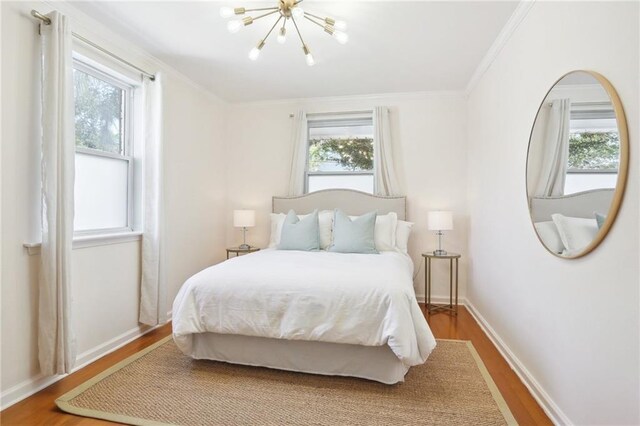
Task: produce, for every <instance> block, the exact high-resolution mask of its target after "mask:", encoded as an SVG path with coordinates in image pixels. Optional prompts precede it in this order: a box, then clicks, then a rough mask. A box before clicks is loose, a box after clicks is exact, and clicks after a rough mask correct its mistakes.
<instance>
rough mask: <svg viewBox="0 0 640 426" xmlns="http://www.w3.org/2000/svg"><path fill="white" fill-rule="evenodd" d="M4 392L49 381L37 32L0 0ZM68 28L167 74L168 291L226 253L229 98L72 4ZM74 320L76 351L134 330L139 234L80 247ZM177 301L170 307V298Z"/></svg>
mask: <svg viewBox="0 0 640 426" xmlns="http://www.w3.org/2000/svg"><path fill="white" fill-rule="evenodd" d="M1 7H2V14H1V15H2V33H1V35H2V151H1V153H2V154H1V159H2V166H1V170H2V177H1V179H2V183H3V187H2V212H1V215H2V226H1V232H2V256H3V258H2V263H3V268H2V281H1V282H2V301H1V302H2V306H1V307H2V313H1V315H2V317H1V318H2V349H1V352H2V354H1V355H2V364H1V367H2V370H1V372H2V377H1V389H2V403H3V406H4V405H5V404H7V403H9V402H11V401H12V400H15V398H19V397H21V396H23V395H24V394H25V392H28V391H30V390H31V389H34V388H36V387H38V386H40V385H42V384H45V383H47V381H48V380H47V378H42V377H40V375H39V372H38V363H37V339H36V324H37V309H36V308H37V276H38V264H39V256H38V255H32V256H29V255H28V253H27V252H26V250H25V249H24V248H23V247H22V244H23V243H25V242H33V241H37V240H38V223H39V220H38V214H39V213H38V208H39V207H38V206H39V203H38V197H39V175H38V170H39V167H40V166H39V140H38V134H37V129H38V123H39V112H38V107H37V106H38V105H39V79H40V76H39V66H40V65H39V61H38V55H39V51H40V49H39V44H38V43H39V41H38V27H37V24H36V23H35V22H34V20H33V19H32V18H31V17H30V16H29V12H30V10H31V9H32V8H35V9H38V10H39V11H40V12H43V13H46V12H48V11H50V10H51V6H50V5H49V4H47V3H43V2H24V3H10V2H2V4H1ZM56 8H58V9H59V10H62V11H63V13H66V14H67V15H68V16H70V17H71V18H72V25H73V30H74V31H75V32H79V33H81V34H82V35H84V36H85V37H87V38H89V39H91V40H93V41H95V42H97V43H99V44H101V45H102V46H104V47H106V48H107V49H109V50H112V51H114V52H116V53H118V54H120V55H121V56H123V57H125V58H127V59H128V60H129V61H131V62H134V63H136V64H138V65H139V66H142V67H143V68H146V69H148V70H151V71H162V72H163V73H164V83H165V86H164V94H165V104H164V105H165V110H164V118H165V126H164V136H165V138H164V143H165V147H164V154H165V161H164V172H165V176H164V188H165V197H166V198H165V199H166V205H167V211H166V218H165V220H166V223H167V225H166V231H167V238H166V252H165V253H166V254H165V259H166V272H167V281H168V286H169V289H168V298H169V301H172V300H173V298H174V297H175V294H176V293H177V291H178V289H179V287H180V286H181V285H182V283H183V282H184V280H185V279H186V278H187V277H188V276H190V275H192V274H193V273H195V272H197V271H198V270H200V269H202V268H204V267H205V266H207V265H210V264H212V263H215V262H217V261H219V260H222V259H223V257H224V246H225V239H226V235H225V231H224V228H223V227H224V226H226V223H225V221H226V211H227V209H226V204H225V191H226V182H225V179H226V175H225V161H224V139H223V137H222V135H223V131H224V127H223V122H224V110H225V104H224V103H221V102H220V101H219V100H218V99H216V98H215V97H213V96H212V95H210V94H208V93H207V92H206V91H204V90H203V89H202V88H200V87H198V86H195V85H194V84H193V83H191V82H190V81H189V80H188V79H186V78H185V77H183V76H181V75H180V74H178V73H177V72H175V71H173V70H172V69H170V68H169V67H167V66H166V65H164V64H162V63H160V62H158V61H156V60H155V59H154V58H152V57H150V56H149V55H147V54H145V53H144V52H142V51H139V50H137V48H136V47H135V46H133V45H132V44H131V43H130V42H128V41H124V40H122V39H120V38H118V36H116V35H114V34H112V33H110V32H109V31H108V30H107V29H105V28H103V27H102V26H101V25H100V24H99V23H97V22H95V21H93V20H91V19H89V18H87V17H86V16H84V15H82V14H80V13H78V12H76V11H75V10H74V9H73V8H72V7H71V6H69V5H68V4H63V3H57V4H56ZM73 255H74V258H73V297H74V305H73V307H74V328H75V332H76V334H77V342H78V353H79V359H80V362H82V361H86V360H88V359H91V358H93V357H95V356H98V355H100V354H102V353H104V351H106V350H108V349H111V348H112V347H114V346H115V345H117V344H118V343H122V342H123V341H125V340H126V339H129V338H131V337H134V336H136V335H137V334H139V333H140V332H142V331H144V330H145V328H141V327H139V326H138V321H137V318H138V300H139V280H140V243H139V242H138V241H134V242H128V243H122V244H115V245H107V246H99V247H89V248H83V249H77V250H74V253H73ZM169 308H170V306H169Z"/></svg>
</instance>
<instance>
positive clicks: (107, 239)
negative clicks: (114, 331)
mask: <svg viewBox="0 0 640 426" xmlns="http://www.w3.org/2000/svg"><path fill="white" fill-rule="evenodd" d="M141 239H142V232H140V231H133V232H116V233H111V234H98V235H83V236H75V237H73V249H74V250H77V249H83V248H87V247H96V246H106V245H109V244H123V243H129V242H132V241H140V240H141ZM22 246H23V247H24V248H26V249H27V253H29V256H33V255H35V254H40V243H24V244H23V245H22Z"/></svg>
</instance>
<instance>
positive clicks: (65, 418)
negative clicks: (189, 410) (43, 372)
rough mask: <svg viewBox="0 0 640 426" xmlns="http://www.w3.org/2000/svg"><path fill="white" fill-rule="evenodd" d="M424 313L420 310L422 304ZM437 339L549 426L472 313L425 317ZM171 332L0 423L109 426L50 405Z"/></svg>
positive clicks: (62, 384) (519, 413)
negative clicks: (473, 359)
mask: <svg viewBox="0 0 640 426" xmlns="http://www.w3.org/2000/svg"><path fill="white" fill-rule="evenodd" d="M422 308H423V312H424V306H422ZM426 317H427V321H428V322H429V325H430V326H431V329H432V330H433V333H434V335H435V336H436V338H439V339H461V340H471V341H472V342H473V345H474V346H475V348H476V350H477V351H478V353H479V354H480V357H481V358H482V360H483V361H484V363H485V365H486V366H487V369H488V370H489V373H490V374H491V377H493V380H494V381H495V382H496V385H497V386H498V389H500V392H501V393H502V395H503V396H504V399H505V400H506V402H507V404H508V405H509V408H510V409H511V411H512V413H513V415H514V417H515V418H516V420H517V421H518V423H519V424H521V425H550V424H552V423H551V421H550V420H549V419H548V417H547V416H546V415H545V413H544V412H543V411H542V409H541V408H540V406H539V405H538V403H537V402H536V401H535V400H534V399H533V397H532V396H531V394H530V393H529V391H528V390H527V388H526V387H525V386H524V384H522V382H521V381H520V379H519V378H518V376H517V375H516V374H515V372H514V371H513V370H511V368H510V367H509V364H507V362H506V361H505V360H504V358H502V356H501V355H500V353H499V352H498V350H497V349H496V348H495V346H493V344H492V343H491V341H490V340H489V338H488V337H487V336H486V335H485V334H484V332H483V331H482V329H481V328H480V326H479V325H478V324H477V323H476V321H475V320H474V319H473V317H472V316H471V314H470V313H469V312H468V311H467V310H466V309H465V308H464V307H462V306H461V307H460V310H459V313H458V317H457V318H456V317H454V316H450V315H448V314H446V313H438V314H433V315H426ZM170 333H171V324H167V325H165V326H163V327H160V328H158V329H156V330H154V331H152V332H150V333H148V334H146V335H144V336H142V337H141V338H139V339H137V340H135V341H133V342H131V343H129V344H128V345H126V346H124V347H122V348H121V349H119V350H117V351H115V352H113V353H111V354H109V355H107V356H105V357H104V358H101V359H99V360H98V361H96V362H94V363H92V364H90V365H88V366H86V367H85V368H83V369H81V370H79V371H77V372H75V373H73V374H71V375H69V376H68V377H65V378H64V379H62V380H60V381H58V382H57V383H54V384H53V385H51V386H49V387H48V388H46V389H43V390H42V391H40V392H38V393H37V394H35V395H33V396H31V397H29V398H27V399H25V400H23V401H21V402H19V403H17V404H15V405H13V406H12V407H9V408H7V409H6V410H4V411H2V412H1V413H0V424H2V425H3V426H8V425H43V426H44V425H46V426H55V425H65V426H70V425H83V426H84V425H109V424H113V423H109V422H105V421H101V420H95V419H89V418H85V417H77V416H73V415H70V414H65V413H63V412H62V411H60V410H58V409H57V407H56V406H55V404H54V401H55V399H56V398H58V397H59V396H60V395H63V394H65V393H66V392H68V391H70V390H71V389H73V388H75V387H76V386H78V385H80V384H81V383H83V382H85V381H86V380H88V379H90V378H91V377H93V376H95V375H96V374H98V373H100V372H102V371H103V370H106V369H107V368H109V367H111V366H112V365H114V364H116V363H117V362H119V361H121V360H123V359H125V358H127V357H128V356H130V355H133V354H134V353H136V352H138V351H140V350H142V349H143V348H145V347H147V346H149V345H151V344H153V343H155V342H157V341H158V340H160V339H162V338H163V337H165V336H168V335H169V334H170Z"/></svg>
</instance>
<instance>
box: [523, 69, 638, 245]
mask: <svg viewBox="0 0 640 426" xmlns="http://www.w3.org/2000/svg"><path fill="white" fill-rule="evenodd" d="M627 144H628V141H627V134H626V123H625V119H624V113H623V111H622V107H621V105H620V101H619V99H618V96H617V94H616V93H615V90H614V89H613V87H612V86H611V85H610V84H609V82H608V81H607V80H606V79H604V77H602V76H600V75H599V74H596V73H592V72H586V71H574V72H572V73H569V74H567V75H565V76H564V77H563V78H561V79H560V80H559V81H558V82H557V83H556V84H555V85H554V86H553V87H552V88H551V90H550V91H549V93H548V94H547V96H546V97H545V99H544V101H543V103H542V105H541V106H540V109H539V110H538V115H537V116H536V120H535V122H534V125H533V129H532V131H531V138H530V141H529V153H528V156H527V195H528V198H529V209H530V213H531V219H532V221H533V224H534V227H535V230H536V232H537V234H538V237H539V239H540V241H541V242H542V243H543V244H544V246H545V247H546V248H547V249H548V250H549V251H550V252H552V253H553V254H555V255H558V256H562V257H568V258H574V257H580V256H582V255H584V254H586V253H588V252H589V251H591V250H592V249H593V248H595V246H596V245H597V244H598V243H599V242H600V241H601V240H602V239H603V238H604V236H605V235H606V233H607V231H608V229H609V228H610V227H611V224H612V222H613V220H614V218H615V214H616V213H617V209H618V207H619V203H620V200H621V197H622V193H623V191H624V183H625V180H626V169H627V161H628V160H627V150H628V147H627Z"/></svg>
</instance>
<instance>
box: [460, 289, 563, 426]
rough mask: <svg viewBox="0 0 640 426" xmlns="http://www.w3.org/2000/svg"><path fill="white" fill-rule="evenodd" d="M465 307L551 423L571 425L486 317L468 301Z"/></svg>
mask: <svg viewBox="0 0 640 426" xmlns="http://www.w3.org/2000/svg"><path fill="white" fill-rule="evenodd" d="M465 302H466V303H465V305H466V307H467V310H468V311H469V312H470V313H471V315H472V316H473V318H475V320H476V322H477V323H478V325H480V328H482V330H483V331H484V332H485V334H486V335H487V336H488V337H489V339H490V340H491V342H493V344H494V346H495V347H496V348H497V349H498V351H499V352H500V354H501V355H502V357H503V358H504V359H505V360H507V363H509V366H511V369H512V370H513V371H515V373H516V374H517V375H518V377H519V378H520V380H522V383H524V385H525V386H526V387H527V389H529V392H531V395H533V397H534V399H535V400H536V401H537V402H538V404H540V406H541V407H542V409H543V410H544V412H545V413H546V414H547V416H549V418H550V419H551V421H552V422H553V423H554V424H556V425H571V424H572V423H571V421H570V420H569V418H568V417H567V416H566V415H565V414H564V413H563V412H562V410H561V409H560V407H558V405H557V404H556V403H555V402H554V401H553V399H551V396H549V394H548V393H547V392H546V391H545V390H544V389H543V388H542V386H541V385H540V383H538V381H537V380H536V379H535V377H533V375H532V374H531V373H530V372H529V370H527V368H526V367H525V366H524V364H523V363H522V362H521V361H520V360H519V359H518V357H516V356H515V354H514V353H513V352H512V351H511V349H509V347H508V346H507V344H506V343H505V342H504V340H502V338H501V337H500V336H499V335H498V333H496V331H495V330H494V329H493V327H491V325H490V324H489V323H488V322H487V320H485V319H484V317H483V316H482V315H481V314H480V312H478V310H477V309H476V308H475V306H473V304H472V303H471V302H469V301H468V300H467V301H465Z"/></svg>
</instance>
